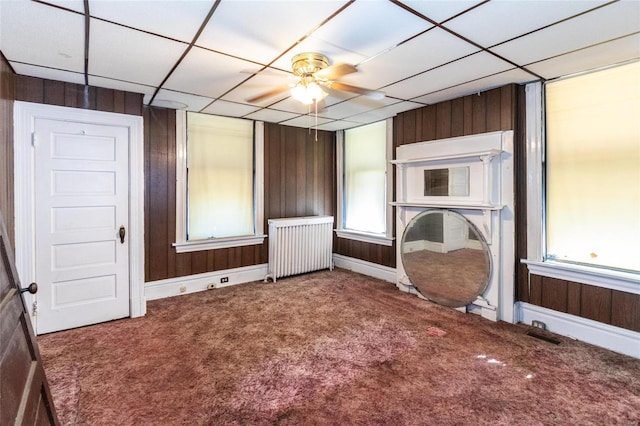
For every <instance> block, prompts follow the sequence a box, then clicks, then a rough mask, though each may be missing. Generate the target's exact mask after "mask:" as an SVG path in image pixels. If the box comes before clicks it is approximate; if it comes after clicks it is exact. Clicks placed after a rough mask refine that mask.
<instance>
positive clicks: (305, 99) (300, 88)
mask: <svg viewBox="0 0 640 426" xmlns="http://www.w3.org/2000/svg"><path fill="white" fill-rule="evenodd" d="M291 96H292V97H293V98H294V99H295V100H297V101H299V102H301V103H303V104H305V105H310V104H312V103H314V102H318V101H320V100H322V99H324V98H325V97H326V96H327V93H326V92H325V91H324V90H322V88H321V87H320V85H319V84H317V83H313V82H312V83H309V84H307V85H304V84H298V85H296V86H295V87H293V88H291Z"/></svg>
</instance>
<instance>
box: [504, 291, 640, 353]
mask: <svg viewBox="0 0 640 426" xmlns="http://www.w3.org/2000/svg"><path fill="white" fill-rule="evenodd" d="M516 312H517V318H518V320H519V321H520V322H522V323H525V324H531V321H533V320H538V321H542V322H544V323H545V324H546V325H547V330H549V331H551V332H553V333H557V334H560V335H563V336H567V337H571V338H574V339H576V340H581V341H583V342H587V343H590V344H592V345H596V346H601V347H603V348H606V349H610V350H612V351H614V352H619V353H621V354H625V355H629V356H632V357H635V358H640V333H638V332H635V331H631V330H627V329H625V328H620V327H615V326H612V325H609V324H603V323H601V322H598V321H593V320H590V319H586V318H582V317H578V316H575V315H570V314H565V313H563V312H558V311H554V310H551V309H547V308H543V307H540V306H536V305H531V304H529V303H524V302H518V303H516Z"/></svg>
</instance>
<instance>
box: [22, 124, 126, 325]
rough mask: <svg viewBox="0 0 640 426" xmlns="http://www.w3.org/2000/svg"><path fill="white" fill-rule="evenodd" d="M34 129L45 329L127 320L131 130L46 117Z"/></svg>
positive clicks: (38, 270) (38, 272) (40, 320)
mask: <svg viewBox="0 0 640 426" xmlns="http://www.w3.org/2000/svg"><path fill="white" fill-rule="evenodd" d="M34 128H35V132H34V151H35V152H34V172H35V173H34V192H35V200H34V207H35V217H34V222H35V241H34V246H35V279H36V282H37V283H38V284H39V286H40V289H39V291H38V293H37V295H36V297H37V301H38V311H37V316H36V318H37V320H36V323H37V332H38V333H39V334H41V333H47V332H51V331H57V330H64V329H68V328H73V327H79V326H83V325H88V324H94V323H98V322H103V321H108V320H112V319H117V318H123V317H127V316H129V313H130V312H129V254H128V253H129V250H128V240H129V224H128V215H129V206H128V201H129V198H128V197H129V192H128V190H129V175H128V170H129V143H130V141H129V131H128V128H126V127H119V126H107V125H96V124H87V123H82V122H73V121H60V120H51V119H41V118H38V119H36V120H35V125H34ZM121 228H122V229H123V232H124V237H123V238H121V237H120V229H121Z"/></svg>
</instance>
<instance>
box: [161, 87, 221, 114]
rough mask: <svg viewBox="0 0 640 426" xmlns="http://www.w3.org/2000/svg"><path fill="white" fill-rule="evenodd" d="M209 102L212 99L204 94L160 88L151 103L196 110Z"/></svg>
mask: <svg viewBox="0 0 640 426" xmlns="http://www.w3.org/2000/svg"><path fill="white" fill-rule="evenodd" d="M211 102H213V99H211V98H207V97H204V96H196V95H190V94H188V93H182V92H175V91H173V90H166V89H160V90H158V94H157V95H156V97H155V99H154V100H153V103H152V105H153V106H162V107H165V108H172V109H184V110H187V111H195V112H198V111H200V110H202V108H204V107H206V106H207V105H209V104H210V103H211Z"/></svg>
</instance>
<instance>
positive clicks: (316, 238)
mask: <svg viewBox="0 0 640 426" xmlns="http://www.w3.org/2000/svg"><path fill="white" fill-rule="evenodd" d="M332 252H333V216H308V217H293V218H285V219H269V273H268V274H267V276H266V277H265V278H264V280H265V282H266V281H267V280H268V279H269V278H271V279H272V280H273V282H276V279H278V278H280V277H286V276H289V275H296V274H302V273H305V272H311V271H317V270H320V269H327V268H328V269H333V261H332Z"/></svg>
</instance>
